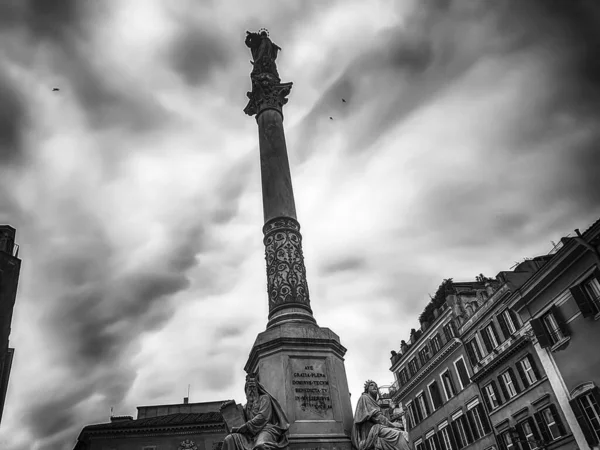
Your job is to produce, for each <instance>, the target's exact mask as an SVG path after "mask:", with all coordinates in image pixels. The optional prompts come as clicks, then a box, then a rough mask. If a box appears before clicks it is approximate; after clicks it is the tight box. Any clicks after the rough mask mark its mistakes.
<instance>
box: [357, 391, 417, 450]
mask: <svg viewBox="0 0 600 450" xmlns="http://www.w3.org/2000/svg"><path fill="white" fill-rule="evenodd" d="M388 425H390V421H389V420H388V419H387V417H385V415H384V414H383V413H382V412H381V408H380V407H379V405H378V404H377V402H376V401H375V399H374V398H373V397H371V396H370V395H369V394H368V393H364V394H362V395H361V396H360V398H359V399H358V403H357V404H356V413H355V414H354V425H353V426H352V445H353V446H354V448H355V449H357V450H372V449H375V450H409V449H410V447H409V445H408V442H406V439H404V436H403V435H402V432H401V431H400V430H399V429H398V428H393V427H390V426H388Z"/></svg>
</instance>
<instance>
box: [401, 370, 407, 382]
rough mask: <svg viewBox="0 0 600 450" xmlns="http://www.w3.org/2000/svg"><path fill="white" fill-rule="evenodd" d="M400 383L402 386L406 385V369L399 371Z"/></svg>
mask: <svg viewBox="0 0 600 450" xmlns="http://www.w3.org/2000/svg"><path fill="white" fill-rule="evenodd" d="M400 383H401V384H402V385H405V384H406V383H408V373H407V372H406V369H402V370H401V371H400Z"/></svg>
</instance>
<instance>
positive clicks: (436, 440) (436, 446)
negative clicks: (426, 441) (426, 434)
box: [432, 433, 444, 450]
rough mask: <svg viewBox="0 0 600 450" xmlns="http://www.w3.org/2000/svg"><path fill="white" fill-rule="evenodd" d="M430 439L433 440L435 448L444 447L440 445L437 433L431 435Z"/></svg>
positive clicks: (439, 449) (437, 449)
mask: <svg viewBox="0 0 600 450" xmlns="http://www.w3.org/2000/svg"><path fill="white" fill-rule="evenodd" d="M432 439H433V442H435V448H436V450H441V449H442V448H444V447H443V446H442V443H441V441H440V438H439V436H438V433H434V434H433V436H432Z"/></svg>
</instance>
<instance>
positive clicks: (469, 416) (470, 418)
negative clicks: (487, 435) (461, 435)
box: [467, 410, 481, 442]
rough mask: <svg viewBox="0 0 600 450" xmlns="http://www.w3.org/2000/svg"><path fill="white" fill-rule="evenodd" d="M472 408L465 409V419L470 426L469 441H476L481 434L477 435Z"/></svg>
mask: <svg viewBox="0 0 600 450" xmlns="http://www.w3.org/2000/svg"><path fill="white" fill-rule="evenodd" d="M472 411H473V410H471V411H467V421H468V422H469V428H471V437H472V438H473V439H472V440H471V442H473V441H476V440H477V439H479V438H480V437H481V436H479V430H478V429H477V425H475V420H474V419H473V412H472Z"/></svg>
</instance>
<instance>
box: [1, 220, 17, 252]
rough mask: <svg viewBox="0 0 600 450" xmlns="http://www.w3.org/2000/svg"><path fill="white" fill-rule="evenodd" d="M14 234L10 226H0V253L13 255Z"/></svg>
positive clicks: (14, 231)
mask: <svg viewBox="0 0 600 450" xmlns="http://www.w3.org/2000/svg"><path fill="white" fill-rule="evenodd" d="M16 232H17V230H15V229H14V228H13V227H11V226H10V225H0V252H4V253H9V254H11V255H12V254H13V248H14V246H15V234H16Z"/></svg>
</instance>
